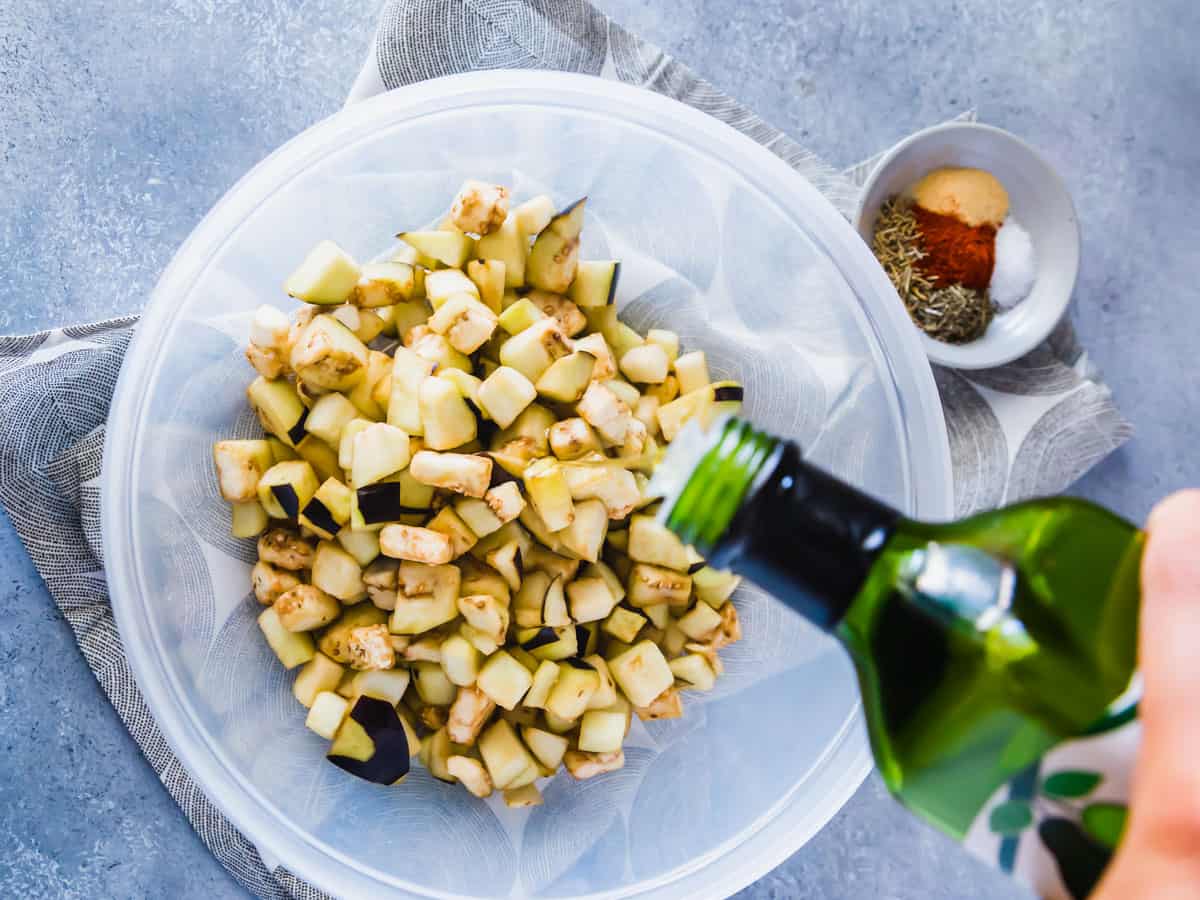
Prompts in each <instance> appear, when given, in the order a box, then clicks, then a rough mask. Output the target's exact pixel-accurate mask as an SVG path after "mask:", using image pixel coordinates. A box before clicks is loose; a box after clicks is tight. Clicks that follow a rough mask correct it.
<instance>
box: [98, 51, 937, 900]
mask: <svg viewBox="0 0 1200 900" xmlns="http://www.w3.org/2000/svg"><path fill="white" fill-rule="evenodd" d="M469 176H475V177H483V178H495V179H496V180H498V181H502V182H503V183H505V184H511V185H514V187H515V189H516V191H517V194H516V195H517V196H518V197H524V196H528V195H530V194H534V193H538V192H541V191H550V192H553V193H555V194H556V195H557V199H558V200H560V201H562V202H566V201H568V200H571V199H574V198H576V197H580V196H583V195H585V194H586V195H588V196H589V201H588V207H587V216H588V219H587V225H586V227H585V228H584V238H583V252H584V254H585V255H586V256H587V257H590V258H605V257H608V256H618V257H619V258H621V260H622V277H621V284H620V286H619V288H618V298H617V300H618V304H619V306H620V310H621V313H622V315H623V317H625V318H626V320H627V321H629V322H630V323H631V324H632V325H634V326H635V327H637V328H639V329H641V330H645V329H647V328H650V327H665V328H675V329H677V330H678V331H679V333H680V335H681V338H682V339H683V342H684V345H685V346H687V347H689V348H690V347H697V348H703V349H704V350H705V351H706V352H707V353H708V360H709V365H710V367H711V370H712V373H713V374H714V375H716V376H718V377H736V378H739V379H741V380H742V381H743V382H744V383H745V385H746V389H747V390H746V394H747V397H746V400H747V403H746V411H747V414H748V415H749V416H750V417H752V418H754V419H756V420H757V421H759V422H762V423H764V424H766V425H769V426H770V427H771V428H772V430H774V431H776V432H777V433H779V434H783V435H788V436H790V437H795V438H796V439H798V440H800V441H801V442H802V443H803V444H804V445H805V447H806V449H807V451H808V452H809V454H810V456H811V457H812V458H813V459H815V460H816V461H817V462H819V463H820V464H822V465H824V466H826V467H827V468H829V469H830V470H832V471H833V472H835V473H837V474H838V475H841V476H842V477H844V478H847V479H849V480H851V481H853V482H854V483H856V484H858V485H860V486H862V487H863V488H864V489H866V490H869V491H870V492H871V493H873V494H875V495H877V496H879V497H881V498H884V499H885V500H887V501H889V502H891V503H892V504H893V505H895V506H896V507H897V508H900V509H903V510H904V511H906V512H909V513H912V514H914V515H917V516H920V517H924V518H941V517H945V516H947V515H948V514H950V513H951V512H952V510H953V504H952V498H951V495H950V483H951V480H950V452H949V443H948V441H947V437H946V428H945V422H944V420H943V418H942V409H941V405H940V404H939V402H938V396H937V389H936V387H935V385H934V381H933V376H932V373H931V372H930V369H929V365H928V363H927V361H926V359H925V357H924V355H923V354H922V352H921V348H920V345H919V344H918V343H917V340H916V336H915V334H914V333H913V332H912V331H911V330H909V328H908V320H907V317H906V316H905V314H904V310H903V308H899V307H897V305H896V303H895V302H894V294H892V293H891V289H890V285H889V284H888V281H887V278H886V277H885V276H884V274H883V272H882V271H881V270H880V268H879V267H878V266H876V265H873V264H872V260H871V254H870V252H869V251H868V250H867V248H866V247H864V246H863V244H862V242H861V241H860V240H859V239H858V237H857V236H856V235H855V234H854V231H853V230H852V229H851V228H850V226H849V223H847V222H846V221H845V220H844V219H843V218H842V217H841V216H839V215H838V213H837V211H836V210H835V209H834V208H833V207H832V206H831V205H830V204H829V203H828V201H826V200H825V199H824V198H823V197H821V195H820V194H819V193H818V192H817V190H816V189H815V188H814V187H813V186H812V185H811V184H809V183H808V182H807V181H806V180H805V179H804V178H802V177H800V176H799V175H798V174H796V172H795V171H793V170H792V169H791V168H789V167H788V165H787V164H786V163H784V162H783V161H782V160H780V159H779V158H778V157H776V156H774V155H773V154H772V153H771V152H770V151H768V150H767V149H766V148H764V147H762V146H760V145H758V144H756V143H755V142H754V141H752V140H750V139H749V138H748V137H746V136H745V135H742V134H739V133H738V132H736V131H734V130H733V129H732V128H730V127H728V126H726V125H723V124H721V123H720V122H718V121H717V120H716V119H713V118H712V117H710V116H707V115H705V114H703V113H701V112H699V111H698V110H695V109H692V108H690V107H687V106H684V105H682V104H680V103H678V102H675V101H673V100H670V99H667V98H666V97H662V96H659V95H656V94H652V93H650V92H648V91H641V90H638V89H635V88H633V87H630V86H627V85H619V84H615V83H613V82H610V81H602V80H600V79H598V78H591V77H585V76H582V75H565V74H555V73H549V72H480V73H476V74H471V75H461V76H454V77H450V78H446V79H439V80H437V81H430V82H425V83H423V84H420V85H414V86H411V87H407V88H405V89H403V90H397V91H391V92H389V93H387V94H384V95H381V96H379V97H377V98H375V99H372V100H370V101H366V102H363V103H359V104H355V105H354V106H352V107H350V108H349V109H346V110H344V111H342V112H340V113H338V114H337V115H336V116H334V117H333V118H331V119H329V120H328V121H326V122H323V123H321V124H319V125H317V126H315V127H314V128H312V129H310V130H309V131H307V132H305V133H304V134H303V135H300V136H299V137H297V138H295V139H294V140H292V141H291V142H289V143H288V144H287V145H286V146H284V147H282V148H281V149H280V150H278V151H276V153H274V154H273V155H272V156H271V157H269V158H268V159H267V160H265V161H264V162H262V163H261V164H260V165H259V166H258V167H256V168H255V169H254V170H253V171H252V172H250V173H249V174H248V175H247V176H246V177H245V178H243V179H242V180H241V181H240V182H239V183H238V184H237V185H236V186H235V187H234V188H233V189H232V190H231V191H230V192H229V194H228V195H226V197H225V198H224V199H223V200H221V201H220V203H218V204H217V206H216V207H215V208H214V209H213V210H212V211H211V212H210V213H209V215H208V216H206V217H205V219H204V221H203V222H201V223H200V225H199V226H198V227H197V228H196V230H195V232H193V234H192V236H191V237H190V238H189V239H188V241H187V243H185V244H184V245H183V247H182V248H181V249H180V250H179V252H178V254H177V255H176V257H175V259H174V261H173V262H172V263H171V265H170V266H169V267H168V269H167V271H166V272H165V273H164V274H163V277H162V280H161V281H160V282H159V284H158V287H157V289H156V290H155V292H154V296H153V298H152V299H151V301H150V304H149V306H148V307H147V309H146V311H145V315H144V317H143V319H142V321H141V322H140V324H139V325H138V334H137V337H136V339H135V341H134V343H133V345H132V346H131V347H130V350H129V353H128V354H127V355H126V357H125V363H124V366H123V369H122V372H121V380H120V384H119V385H118V387H117V391H116V395H115V397H114V402H113V406H112V410H111V413H110V416H109V430H108V438H107V440H106V443H105V466H104V479H103V487H102V496H103V516H104V523H103V528H104V549H105V561H106V570H107V575H108V580H109V586H110V589H111V594H112V603H113V608H114V610H115V613H116V617H117V622H118V625H119V626H120V630H121V638H122V643H123V645H124V647H125V649H126V651H127V653H128V658H129V664H130V667H131V668H132V670H133V672H134V674H135V675H136V677H137V680H138V684H139V686H140V687H141V690H142V694H143V696H144V698H145V700H146V703H147V705H148V707H149V709H150V711H151V712H152V713H153V715H154V719H155V721H156V723H157V725H158V726H159V728H160V729H161V732H162V735H163V737H164V738H165V739H166V741H167V742H169V744H170V745H171V748H172V749H173V750H174V751H175V754H176V756H177V757H178V758H179V761H180V763H181V764H182V765H183V766H184V767H186V769H187V770H188V772H190V773H191V775H192V777H193V779H194V780H195V782H196V785H197V790H198V791H200V792H203V794H204V795H206V796H207V797H208V798H209V799H210V800H211V801H212V802H213V803H214V804H216V805H217V807H219V808H220V809H221V810H222V811H223V812H224V813H225V815H226V816H227V817H228V818H229V819H230V820H231V821H232V822H233V824H234V825H236V826H237V828H238V829H240V830H241V832H242V833H243V834H244V835H246V837H247V838H248V839H249V840H251V841H252V842H253V843H254V844H255V846H256V847H257V849H258V852H259V855H260V856H261V857H262V858H263V859H264V860H266V861H268V862H269V863H274V862H278V863H282V864H283V865H285V866H286V868H287V869H288V871H289V872H291V873H293V874H295V875H296V876H298V877H300V878H303V879H305V880H306V881H308V882H310V883H311V884H313V885H315V886H317V887H319V888H321V889H323V890H325V891H327V892H329V893H331V894H335V895H337V896H339V897H343V898H360V897H362V898H366V897H370V898H372V900H379V898H397V897H406V898H407V897H437V898H442V900H447V898H463V897H517V896H529V895H536V896H539V897H547V898H552V897H583V896H591V897H596V898H600V897H602V898H605V900H612V898H618V897H628V896H634V895H636V896H637V897H638V898H639V900H648V898H656V900H657V898H662V900H673V898H691V897H700V896H713V897H715V896H727V895H729V894H732V893H734V892H736V891H737V890H739V889H740V888H741V887H743V886H745V885H746V884H748V883H750V882H751V881H753V880H754V879H755V878H758V877H759V876H761V875H763V874H764V873H766V872H767V871H768V870H770V869H771V868H772V867H773V866H775V865H777V864H779V863H780V862H782V861H783V860H784V859H786V858H787V857H788V856H789V855H790V854H791V853H793V852H794V851H795V850H796V849H797V848H799V847H800V846H801V845H802V844H803V843H804V842H805V841H806V840H808V838H810V837H811V836H812V835H813V834H815V833H816V832H817V830H818V829H820V828H821V827H822V826H823V825H824V824H825V823H826V822H827V821H828V820H829V818H830V817H831V816H833V814H834V813H835V812H836V811H837V810H838V809H839V808H840V807H841V805H842V804H843V803H844V802H845V801H846V800H847V799H848V798H849V797H850V795H851V794H852V793H853V792H854V790H855V788H857V786H858V785H859V783H860V782H861V781H862V779H863V778H864V777H865V776H866V774H867V772H868V771H869V770H870V767H871V755H870V749H869V746H868V743H867V739H866V733H865V730H864V728H863V727H862V717H861V714H860V704H859V699H858V687H857V683H856V681H855V677H854V671H853V667H852V666H851V664H850V662H849V660H848V658H847V657H846V655H845V653H844V652H843V651H842V650H841V648H840V647H838V646H837V644H836V643H835V642H834V641H833V640H832V639H831V638H829V637H827V636H824V635H821V634H819V633H817V631H816V630H815V629H813V628H811V627H809V626H806V625H805V624H803V623H802V622H801V621H800V620H799V618H798V617H796V616H795V615H793V614H791V613H790V612H788V611H787V610H786V609H785V608H784V607H783V606H782V605H781V604H778V603H775V602H774V601H773V600H771V599H770V598H769V597H767V595H765V594H764V593H763V592H761V591H756V590H752V589H749V588H746V589H743V590H740V591H739V592H738V594H737V595H735V597H734V602H735V603H736V604H737V606H738V610H739V614H740V616H741V618H742V628H743V633H744V639H743V641H741V642H739V643H738V644H737V645H736V647H733V648H730V650H729V651H727V652H726V653H725V654H723V656H724V658H725V667H726V673H725V677H724V678H722V680H721V681H720V682H719V683H718V686H717V687H716V688H715V689H714V690H713V691H710V692H708V693H706V694H704V695H701V696H692V695H689V697H688V699H687V701H686V705H687V707H688V715H687V716H686V717H685V718H684V719H681V720H678V721H665V722H646V723H642V722H638V723H636V724H635V726H634V731H633V732H631V737H630V744H629V748H628V751H627V754H626V766H625V768H624V769H622V770H621V771H620V772H614V773H611V774H609V775H605V776H602V777H600V778H597V779H595V780H592V781H587V782H575V781H574V780H573V779H571V778H570V777H569V776H567V775H565V774H560V775H559V776H557V777H556V778H555V779H553V780H550V781H548V783H546V784H545V791H546V800H547V802H546V805H545V806H543V807H540V808H538V809H534V810H509V809H507V808H505V807H504V806H503V804H502V803H497V799H498V798H492V799H491V800H490V801H487V802H485V801H482V800H476V799H475V798H473V797H471V796H470V795H469V794H467V793H466V792H465V791H463V790H460V789H455V788H453V787H451V786H448V785H444V784H442V783H440V782H438V781H436V780H435V779H433V778H432V777H431V776H430V775H429V774H428V772H426V771H425V770H424V769H422V768H420V767H417V768H415V770H414V771H413V772H412V773H411V774H410V775H409V778H408V780H407V782H406V783H405V784H404V785H403V787H401V788H395V789H390V788H382V787H380V786H378V785H372V784H368V783H367V782H365V781H359V780H357V779H355V778H353V777H351V776H349V775H346V773H344V772H342V771H341V770H339V769H337V768H336V767H334V766H331V765H329V764H327V763H325V762H324V761H323V760H322V759H321V756H322V754H323V753H324V751H325V749H326V747H327V744H326V742H324V741H323V740H322V739H320V738H318V737H317V736H316V735H315V734H313V733H312V732H310V731H308V730H307V729H305V728H304V724H303V723H304V719H303V715H302V710H301V709H300V708H299V707H298V706H297V705H296V703H295V700H294V699H293V698H292V695H291V681H292V676H291V675H290V674H288V673H285V671H284V670H283V668H282V667H281V666H279V665H278V664H277V662H276V661H275V660H274V658H273V656H272V654H271V652H270V650H269V649H267V647H266V645H265V643H264V641H263V640H262V636H261V634H260V633H259V630H258V627H257V626H256V624H255V616H256V615H257V614H258V611H259V609H260V608H259V606H258V604H257V603H256V601H255V600H254V597H253V595H252V594H249V593H248V584H249V582H248V574H249V564H251V563H252V562H253V560H254V558H255V551H254V546H253V542H238V541H234V540H232V539H231V538H230V537H229V533H228V521H229V520H228V508H227V506H226V505H225V504H224V503H223V502H222V501H221V499H220V497H219V496H218V494H217V492H216V489H215V479H214V473H213V471H212V461H211V460H212V454H211V449H210V448H211V443H212V442H213V441H214V440H217V439H220V438H226V437H235V436H248V435H250V434H253V433H255V432H256V431H257V430H258V426H257V425H256V424H255V422H254V417H253V414H251V413H250V412H249V410H248V409H247V407H246V401H245V386H246V383H247V382H248V381H249V379H250V376H251V370H250V369H249V367H248V366H247V365H246V363H245V360H244V358H243V357H242V355H241V351H240V347H241V346H242V345H243V344H244V341H245V335H246V326H247V321H248V316H249V315H250V314H252V311H253V310H254V309H255V307H256V306H257V305H258V304H260V303H264V302H266V303H277V304H278V305H279V306H280V308H283V309H288V310H289V311H292V310H294V309H295V307H296V304H295V303H294V302H292V301H289V300H288V299H287V298H285V297H284V296H283V292H282V289H281V285H280V281H281V279H282V276H283V275H284V273H286V272H287V271H288V270H289V269H290V268H291V267H292V266H294V265H295V262H296V260H298V259H300V258H301V257H302V256H303V255H304V253H305V252H306V251H307V250H308V249H309V247H310V246H311V245H312V244H313V243H315V242H316V241H317V240H319V239H321V238H335V239H336V240H337V241H338V242H339V243H340V244H341V245H342V246H344V247H345V248H346V249H347V250H348V251H350V252H352V253H354V254H356V255H357V256H358V257H359V258H362V259H366V258H370V257H371V256H373V255H374V254H376V253H378V252H380V251H381V250H386V249H387V247H388V245H389V244H390V240H391V239H390V237H389V236H390V235H391V234H392V233H394V232H395V231H396V230H397V229H398V228H402V227H405V225H406V224H407V223H413V222H418V223H419V222H424V221H431V220H433V219H434V217H436V216H438V215H440V214H441V213H442V212H444V210H445V205H446V202H447V199H448V198H449V197H451V196H452V195H453V192H454V191H455V189H457V187H458V186H459V184H461V182H462V181H463V179H464V178H466V177H469Z"/></svg>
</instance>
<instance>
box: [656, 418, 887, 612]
mask: <svg viewBox="0 0 1200 900" xmlns="http://www.w3.org/2000/svg"><path fill="white" fill-rule="evenodd" d="M898 519H899V514H898V513H897V512H896V511H895V510H893V509H891V508H890V507H888V506H886V505H885V504H883V503H880V502H879V501H877V500H874V499H872V498H871V497H868V496H867V495H866V494H863V493H862V492H860V491H858V490H856V489H855V488H852V487H850V486H849V485H848V484H845V483H844V482H842V481H839V480H838V479H836V478H834V477H833V476H831V475H829V474H827V473H825V472H822V471H821V470H820V469H817V468H815V467H814V466H812V465H810V464H808V463H806V462H805V461H804V460H803V458H802V457H801V454H800V448H799V447H798V446H797V445H796V444H795V443H793V442H791V441H781V440H778V439H776V438H772V437H770V436H768V435H765V434H763V433H761V432H757V431H755V430H754V429H752V428H751V427H750V426H749V425H748V424H747V423H745V422H742V421H740V420H737V419H730V420H729V421H727V422H726V423H725V424H724V426H723V427H721V428H720V430H719V433H718V434H717V435H716V437H715V443H714V444H713V445H712V447H711V449H709V450H708V452H707V453H705V454H704V455H703V457H702V458H701V459H700V462H699V464H698V465H696V467H695V468H694V469H693V472H692V474H691V476H690V477H689V478H688V481H687V483H686V485H685V486H684V488H683V490H682V491H681V493H680V494H679V498H678V500H676V502H675V503H674V504H673V505H672V507H671V510H670V512H669V513H668V514H667V519H666V521H667V525H668V527H670V528H671V529H672V530H673V531H675V532H676V534H678V535H679V537H680V538H681V539H682V540H683V541H684V542H685V543H691V544H694V545H695V546H696V549H697V550H698V551H699V552H700V553H702V554H703V555H704V556H705V557H707V558H708V560H709V562H710V563H711V564H712V565H713V566H716V567H719V568H729V569H733V570H734V571H735V572H737V573H739V574H741V575H744V576H746V577H747V578H749V579H750V580H751V581H753V582H755V583H756V584H758V585H759V586H760V587H762V588H764V589H765V590H768V591H770V592H771V593H772V594H774V595H775V596H776V597H778V598H779V599H780V600H781V601H783V602H784V603H786V604H787V605H788V606H791V607H792V608H793V609H795V610H796V611H798V612H799V613H801V614H802V615H804V616H805V617H806V618H808V619H809V620H811V621H812V622H813V623H815V624H817V625H819V626H821V627H822V628H826V629H832V628H834V627H835V626H836V625H837V624H838V622H840V621H841V619H842V618H843V616H844V615H845V613H846V611H847V610H848V609H849V607H850V604H851V603H852V602H853V601H854V598H855V597H856V596H857V595H858V593H859V591H860V590H861V589H862V586H863V584H864V583H865V582H866V580H867V576H868V574H869V573H870V570H871V566H872V565H873V563H874V562H875V559H876V557H877V556H878V555H879V552H880V551H881V550H882V549H883V546H884V545H885V544H886V543H887V541H888V538H889V537H890V536H891V534H892V530H893V528H894V526H895V523H896V521H897V520H898Z"/></svg>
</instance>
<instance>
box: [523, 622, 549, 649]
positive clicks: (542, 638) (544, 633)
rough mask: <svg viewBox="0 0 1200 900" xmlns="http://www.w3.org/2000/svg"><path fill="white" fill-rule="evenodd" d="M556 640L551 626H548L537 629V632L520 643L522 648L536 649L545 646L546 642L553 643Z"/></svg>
mask: <svg viewBox="0 0 1200 900" xmlns="http://www.w3.org/2000/svg"><path fill="white" fill-rule="evenodd" d="M557 640H558V635H557V634H556V633H555V631H554V629H553V628H550V627H549V626H546V627H543V628H541V629H539V630H538V633H537V634H535V635H534V636H533V637H531V638H530V639H529V640H527V641H526V642H525V643H523V644H522V645H521V649H522V650H536V649H537V648H538V647H545V646H546V645H547V644H553V643H554V642H555V641H557Z"/></svg>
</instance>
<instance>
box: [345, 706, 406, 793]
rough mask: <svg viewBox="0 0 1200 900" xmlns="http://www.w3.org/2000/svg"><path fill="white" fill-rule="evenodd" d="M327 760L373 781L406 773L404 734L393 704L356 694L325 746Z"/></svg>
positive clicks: (391, 779)
mask: <svg viewBox="0 0 1200 900" xmlns="http://www.w3.org/2000/svg"><path fill="white" fill-rule="evenodd" d="M327 758H328V760H329V761H330V762H331V763H333V764H334V765H335V766H337V767H338V768H340V769H343V770H345V771H347V772H349V773H350V774H351V775H355V776H357V777H359V778H363V779H365V780H367V781H372V782H374V783H376V784H395V783H396V782H397V781H399V780H400V779H401V778H403V777H404V776H405V775H407V774H408V769H409V746H408V734H407V732H406V731H405V728H404V723H403V722H401V721H400V716H399V715H398V714H397V712H396V708H395V707H394V706H392V705H391V704H390V703H387V702H386V701H383V700H377V699H375V698H374V697H359V698H358V699H357V700H356V701H354V706H352V707H351V708H350V714H349V716H348V717H347V718H346V720H345V721H344V722H342V725H341V727H340V728H339V729H338V732H337V735H336V737H335V738H334V740H333V744H332V745H331V746H330V748H329V754H328V756H327Z"/></svg>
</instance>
